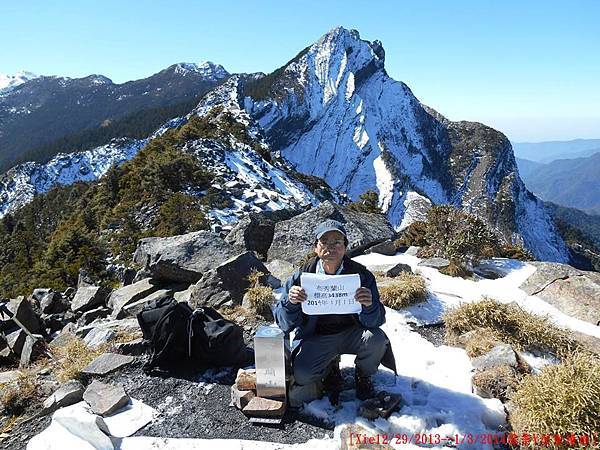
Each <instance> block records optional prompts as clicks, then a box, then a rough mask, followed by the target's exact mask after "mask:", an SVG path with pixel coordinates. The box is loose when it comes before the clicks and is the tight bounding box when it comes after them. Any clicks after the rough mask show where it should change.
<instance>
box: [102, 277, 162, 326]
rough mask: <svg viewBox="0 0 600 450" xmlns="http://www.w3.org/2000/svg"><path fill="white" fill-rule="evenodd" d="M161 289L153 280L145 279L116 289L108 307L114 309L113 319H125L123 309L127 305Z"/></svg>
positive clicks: (111, 295)
mask: <svg viewBox="0 0 600 450" xmlns="http://www.w3.org/2000/svg"><path fill="white" fill-rule="evenodd" d="M159 288H160V286H159V284H158V283H157V282H156V281H155V280H152V279H151V278H145V279H143V280H141V281H138V282H137V283H133V284H130V285H128V286H123V287H122V288H119V289H115V290H114V291H113V292H112V294H110V298H109V299H108V307H109V308H111V309H112V314H111V317H112V318H113V319H117V318H121V317H123V313H122V309H123V307H125V305H128V304H130V303H133V302H136V301H138V300H141V299H143V298H145V297H148V296H149V295H150V294H152V293H154V292H156V291H157V290H158V289H159Z"/></svg>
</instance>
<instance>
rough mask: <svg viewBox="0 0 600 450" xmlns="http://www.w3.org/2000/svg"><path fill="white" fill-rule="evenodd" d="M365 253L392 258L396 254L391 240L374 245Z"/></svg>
mask: <svg viewBox="0 0 600 450" xmlns="http://www.w3.org/2000/svg"><path fill="white" fill-rule="evenodd" d="M365 253H367V254H368V253H379V254H380V255H387V256H394V255H395V254H396V246H395V245H394V243H393V242H392V240H391V239H388V240H387V241H383V242H380V243H379V244H375V245H374V246H373V247H369V248H368V249H366V250H365Z"/></svg>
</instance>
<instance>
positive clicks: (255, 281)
mask: <svg viewBox="0 0 600 450" xmlns="http://www.w3.org/2000/svg"><path fill="white" fill-rule="evenodd" d="M264 275H265V274H264V273H263V272H261V271H259V270H256V269H254V268H253V269H252V270H251V271H250V274H248V276H247V277H246V280H248V283H250V287H258V286H260V277H262V276H264Z"/></svg>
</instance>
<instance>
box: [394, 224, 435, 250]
mask: <svg viewBox="0 0 600 450" xmlns="http://www.w3.org/2000/svg"><path fill="white" fill-rule="evenodd" d="M426 235H427V223H426V222H422V221H419V220H417V221H416V222H413V223H411V224H410V225H409V226H408V227H406V228H405V229H404V230H403V231H402V234H401V235H400V237H399V238H398V239H396V240H395V241H394V245H395V246H396V248H400V247H410V246H412V245H415V246H417V247H424V246H426V245H428V244H429V243H428V242H427V239H426Z"/></svg>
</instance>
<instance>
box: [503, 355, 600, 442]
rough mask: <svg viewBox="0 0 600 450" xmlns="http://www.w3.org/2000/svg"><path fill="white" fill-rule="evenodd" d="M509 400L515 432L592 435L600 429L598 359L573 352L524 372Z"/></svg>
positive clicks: (599, 364) (599, 373)
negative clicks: (535, 370)
mask: <svg viewBox="0 0 600 450" xmlns="http://www.w3.org/2000/svg"><path fill="white" fill-rule="evenodd" d="M511 400H512V403H513V404H514V407H515V408H514V411H513V412H512V414H511V416H510V422H511V425H512V427H513V429H514V431H515V432H516V433H518V434H522V433H528V434H533V433H535V434H538V435H542V434H551V435H554V434H560V435H562V436H563V437H565V436H568V435H571V434H575V435H585V434H587V435H590V436H592V435H593V434H594V433H598V430H600V360H598V358H596V357H593V356H591V355H584V354H581V353H575V354H573V355H571V356H570V357H568V358H567V359H566V360H564V361H563V362H562V363H561V364H559V365H549V366H546V367H544V368H543V369H542V371H541V373H540V374H539V375H529V376H526V377H525V378H524V380H523V382H522V383H521V384H520V386H519V387H518V388H517V390H516V391H515V392H514V394H513V395H512V396H511ZM557 447H560V448H569V447H568V446H567V445H563V446H557Z"/></svg>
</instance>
